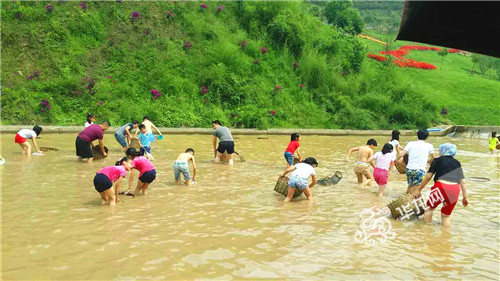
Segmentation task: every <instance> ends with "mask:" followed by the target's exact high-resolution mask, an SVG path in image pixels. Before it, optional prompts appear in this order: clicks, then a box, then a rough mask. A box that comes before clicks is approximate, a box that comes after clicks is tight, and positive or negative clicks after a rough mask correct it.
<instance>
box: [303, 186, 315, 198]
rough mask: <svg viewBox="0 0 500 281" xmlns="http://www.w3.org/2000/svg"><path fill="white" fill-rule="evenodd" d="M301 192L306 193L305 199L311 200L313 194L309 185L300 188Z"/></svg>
mask: <svg viewBox="0 0 500 281" xmlns="http://www.w3.org/2000/svg"><path fill="white" fill-rule="evenodd" d="M302 192H304V194H305V195H306V197H307V200H309V201H312V200H313V194H312V191H311V189H310V188H309V187H307V188H306V189H304V190H302Z"/></svg>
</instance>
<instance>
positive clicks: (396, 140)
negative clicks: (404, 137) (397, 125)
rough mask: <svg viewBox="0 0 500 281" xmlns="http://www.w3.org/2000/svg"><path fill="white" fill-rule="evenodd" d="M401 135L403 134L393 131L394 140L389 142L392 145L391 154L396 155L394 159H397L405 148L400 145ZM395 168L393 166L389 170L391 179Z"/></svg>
mask: <svg viewBox="0 0 500 281" xmlns="http://www.w3.org/2000/svg"><path fill="white" fill-rule="evenodd" d="M400 134H401V133H400V132H399V131H398V130H394V131H392V138H391V140H390V141H389V144H391V145H392V152H391V153H392V154H393V155H394V158H397V157H398V154H399V153H401V151H402V150H403V147H402V146H401V145H400V144H399V135H400ZM392 164H394V163H392ZM393 167H394V165H392V166H391V167H390V168H389V179H390V178H391V173H392V168H393Z"/></svg>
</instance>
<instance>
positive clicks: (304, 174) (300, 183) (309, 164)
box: [281, 157, 318, 202]
mask: <svg viewBox="0 0 500 281" xmlns="http://www.w3.org/2000/svg"><path fill="white" fill-rule="evenodd" d="M315 167H318V162H317V161H316V159H314V158H312V157H307V158H306V159H305V160H304V161H302V163H298V164H295V165H294V166H290V167H288V168H286V170H285V172H283V174H282V175H281V177H284V176H286V174H288V173H290V172H291V171H293V173H292V174H291V175H290V179H289V180H288V194H287V196H286V198H285V200H284V202H289V201H290V200H292V198H293V194H294V193H295V189H297V188H298V189H300V190H301V191H302V192H304V194H305V195H306V197H307V200H311V201H312V200H313V197H312V192H311V187H313V186H314V185H315V184H316V171H315V170H314V168H315ZM309 176H312V183H311V184H310V185H309V186H308V183H309V182H308V178H309Z"/></svg>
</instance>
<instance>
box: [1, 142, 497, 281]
mask: <svg viewBox="0 0 500 281" xmlns="http://www.w3.org/2000/svg"><path fill="white" fill-rule="evenodd" d="M236 137H237V139H236V140H235V142H236V151H238V152H239V153H241V154H242V155H244V157H245V158H246V159H247V162H244V163H241V162H235V165H234V167H229V166H227V165H216V164H213V163H212V155H213V154H212V153H213V152H212V148H211V143H212V136H209V135H190V136H188V135H167V136H165V139H164V140H162V141H157V142H155V143H153V147H152V153H153V155H154V156H155V158H156V161H154V162H153V163H154V165H155V166H156V169H157V173H158V179H157V180H156V181H155V182H153V184H152V185H151V187H150V194H149V195H148V196H138V197H136V198H135V199H132V198H131V197H128V196H123V197H121V198H122V200H123V201H124V202H122V203H120V204H119V205H118V206H117V207H115V208H110V207H107V206H105V207H103V206H100V197H99V195H98V193H97V192H96V191H95V190H94V187H93V183H92V180H93V177H94V175H95V173H96V171H98V170H99V169H100V168H102V167H104V166H107V165H112V164H113V163H114V161H116V160H117V159H118V158H120V157H121V156H122V154H121V152H120V149H119V147H118V144H117V143H116V141H115V140H114V139H113V136H112V135H106V136H105V143H106V145H107V146H108V147H109V148H110V157H108V158H107V159H104V160H100V161H96V162H94V163H93V164H91V165H87V164H83V163H77V162H76V156H75V149H74V142H75V135H74V134H45V135H42V138H41V139H40V140H39V144H40V145H42V146H53V147H57V148H59V149H60V150H59V151H58V152H46V154H45V155H44V156H32V157H31V160H27V159H26V157H24V156H22V155H21V154H20V151H21V150H20V148H19V146H18V145H17V144H14V142H13V139H14V136H13V135H5V134H4V135H2V143H1V149H2V156H3V157H4V158H5V159H6V160H7V163H6V164H5V165H3V166H1V168H0V169H1V177H2V179H1V183H2V186H1V199H2V200H1V204H2V207H1V210H2V226H1V229H2V232H1V233H2V243H1V245H2V270H1V273H2V279H3V280H12V279H16V280H21V279H22V280H39V279H51V280H70V279H79V280H97V279H99V280H105V279H114V280H133V279H155V280H156V279H177V280H178V279H218V280H234V279H243V278H266V279H269V278H301V279H305V278H307V279H327V280H332V279H334V278H337V279H370V280H374V279H379V280H387V279H434V278H438V279H474V280H485V279H490V280H498V279H499V249H500V247H499V244H500V243H499V242H500V238H499V233H500V232H499V230H500V222H499V211H500V196H499V191H500V183H499V178H500V174H499V170H500V159H499V158H498V154H497V155H494V156H490V155H488V154H487V153H485V152H487V146H485V145H487V140H473V139H454V140H450V139H448V138H431V139H430V141H431V142H432V143H433V145H434V147H435V148H438V146H439V144H441V143H444V142H449V141H452V142H453V143H455V144H457V145H458V148H459V155H458V156H457V159H458V160H459V161H461V162H462V164H463V168H464V172H465V175H466V177H471V176H475V177H486V178H489V179H491V180H490V181H489V182H474V181H468V183H467V187H468V191H469V207H467V208H464V207H463V206H462V205H461V200H460V203H458V204H457V206H456V207H455V210H454V212H453V214H452V218H451V220H452V226H451V228H449V229H444V228H442V227H441V225H440V216H439V212H436V214H435V216H434V220H433V223H432V224H431V225H426V224H425V223H424V222H423V221H422V220H418V221H416V222H415V223H409V221H396V220H394V219H390V220H389V221H390V223H391V225H392V229H391V231H393V232H394V233H395V234H396V236H395V238H394V239H392V240H387V242H385V243H382V242H380V241H379V240H378V239H375V245H373V246H367V245H366V244H365V243H364V242H357V241H356V240H355V239H354V237H355V235H356V232H357V231H360V230H361V226H360V225H361V223H362V222H363V220H364V219H365V218H366V217H363V218H362V217H360V214H356V213H360V212H361V211H363V209H368V208H371V207H375V208H382V207H385V206H386V204H387V203H388V202H389V200H391V199H394V198H396V197H397V196H399V195H400V194H402V193H403V192H405V191H406V182H405V181H406V178H405V176H403V175H399V174H397V172H396V171H395V172H394V173H393V179H392V181H390V182H389V185H388V187H387V189H386V192H385V195H384V197H383V198H381V199H380V198H378V197H377V196H376V195H375V193H376V191H377V188H375V187H374V188H371V189H364V188H361V187H359V186H358V185H357V184H356V178H355V175H354V173H353V172H352V164H353V162H354V160H355V158H354V156H353V157H352V159H351V160H352V162H351V163H349V164H344V162H343V159H344V157H345V154H346V151H347V150H348V148H349V147H351V146H357V145H362V144H364V143H365V142H366V139H367V138H368V137H359V136H357V137H327V136H303V138H302V140H301V150H302V154H303V155H304V156H313V157H315V158H316V159H317V160H318V162H319V167H318V168H317V169H316V172H317V175H318V176H319V177H324V176H330V175H332V174H333V173H334V172H335V171H337V170H338V171H341V172H342V173H343V175H344V178H343V179H342V181H341V182H340V183H339V185H338V186H335V187H322V186H316V187H314V188H313V194H314V199H315V201H314V204H310V203H309V202H307V200H304V199H305V197H304V196H301V197H299V198H298V199H296V200H294V201H293V202H292V203H289V204H284V203H283V202H282V200H283V197H282V196H281V195H278V194H276V193H275V192H274V191H273V188H274V184H275V182H276V180H277V177H278V175H279V174H280V173H281V172H282V171H283V169H284V167H285V161H284V159H283V152H284V150H285V148H286V146H287V144H288V141H289V137H288V136H260V137H261V138H264V139H258V137H259V136H236ZM376 139H377V140H378V141H379V143H383V142H384V141H387V140H386V138H385V137H377V138H376ZM409 140H410V139H409V138H407V139H402V143H406V142H407V141H409ZM188 147H192V148H194V149H195V151H196V154H195V156H196V160H197V162H198V169H199V176H198V178H199V181H198V184H196V185H193V186H191V187H187V186H175V185H174V184H173V180H174V179H173V169H172V165H173V161H174V159H175V157H176V156H177V155H178V154H179V153H181V152H183V151H184V150H185V149H186V148H188ZM380 148H381V146H379V148H378V149H377V151H379V150H380ZM125 184H126V181H125ZM430 186H431V185H429V186H428V187H427V190H428V189H429V188H430ZM460 198H461V197H460Z"/></svg>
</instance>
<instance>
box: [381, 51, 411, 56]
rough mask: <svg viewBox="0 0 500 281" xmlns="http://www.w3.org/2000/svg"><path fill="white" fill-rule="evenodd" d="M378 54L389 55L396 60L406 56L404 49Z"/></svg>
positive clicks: (406, 52)
mask: <svg viewBox="0 0 500 281" xmlns="http://www.w3.org/2000/svg"><path fill="white" fill-rule="evenodd" d="M380 53H381V54H382V55H391V56H393V57H396V58H401V57H403V56H406V55H408V51H407V50H405V49H399V50H394V51H389V52H386V51H382V52H380Z"/></svg>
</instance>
